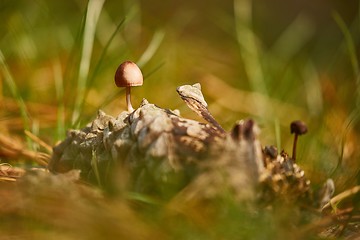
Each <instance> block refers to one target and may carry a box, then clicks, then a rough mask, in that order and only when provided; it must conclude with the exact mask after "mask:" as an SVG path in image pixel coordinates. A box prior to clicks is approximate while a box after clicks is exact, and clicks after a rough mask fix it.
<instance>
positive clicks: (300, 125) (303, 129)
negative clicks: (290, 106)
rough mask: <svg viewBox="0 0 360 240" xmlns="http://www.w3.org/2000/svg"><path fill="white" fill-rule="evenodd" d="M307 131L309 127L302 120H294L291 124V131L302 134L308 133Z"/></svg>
mask: <svg viewBox="0 0 360 240" xmlns="http://www.w3.org/2000/svg"><path fill="white" fill-rule="evenodd" d="M307 131H308V128H307V126H306V124H305V123H304V122H302V121H299V120H297V121H293V122H292V123H291V124H290V133H295V134H298V135H302V134H305V133H307Z"/></svg>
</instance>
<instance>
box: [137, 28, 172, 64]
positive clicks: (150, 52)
mask: <svg viewBox="0 0 360 240" xmlns="http://www.w3.org/2000/svg"><path fill="white" fill-rule="evenodd" d="M164 37H165V32H164V31H163V30H158V31H156V32H155V34H154V36H153V38H152V39H151V42H150V44H149V46H148V47H147V48H146V50H145V51H144V53H143V54H142V55H141V57H140V58H139V60H138V61H137V65H139V67H143V66H144V65H145V64H146V63H148V62H149V60H150V59H151V58H152V57H153V56H154V54H155V53H156V50H157V49H158V48H159V46H160V44H161V42H162V40H163V39H164Z"/></svg>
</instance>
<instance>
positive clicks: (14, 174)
mask: <svg viewBox="0 0 360 240" xmlns="http://www.w3.org/2000/svg"><path fill="white" fill-rule="evenodd" d="M24 173H25V170H24V169H22V168H17V167H12V166H11V165H9V164H6V163H3V164H0V181H7V182H15V181H16V179H18V178H19V177H21V176H23V175H24Z"/></svg>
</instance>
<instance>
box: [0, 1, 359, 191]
mask: <svg viewBox="0 0 360 240" xmlns="http://www.w3.org/2000/svg"><path fill="white" fill-rule="evenodd" d="M87 6H88V5H87V1H81V0H74V1H71V0H67V1H41V0H37V1H25V0H18V1H13V0H3V1H1V3H0V16H1V22H0V51H1V55H0V60H1V61H0V62H1V72H0V88H1V92H0V93H1V94H0V104H1V108H0V129H1V133H2V134H5V135H8V136H11V137H14V138H16V139H19V140H21V141H24V142H25V141H26V137H25V135H24V133H23V130H24V128H25V129H27V130H29V131H31V132H32V133H33V134H35V135H36V136H38V137H40V138H41V139H42V140H44V141H45V142H46V143H48V144H49V145H54V144H56V142H58V141H59V140H61V139H63V138H64V137H65V132H66V129H68V128H78V127H82V126H84V125H85V124H86V123H87V122H88V121H90V120H91V119H92V118H94V117H95V116H96V114H97V110H98V109H102V110H104V111H105V112H107V113H108V114H111V115H117V114H119V113H120V112H121V111H123V110H125V98H124V91H123V90H121V89H117V88H116V87H115V85H114V80H113V77H114V73H115V71H116V68H117V66H118V65H119V64H120V63H121V62H122V61H124V60H132V61H134V62H137V63H138V65H139V66H140V67H141V69H142V71H143V74H144V76H145V83H144V86H142V87H136V88H133V91H132V93H133V96H132V98H133V104H134V105H135V106H138V105H139V104H140V102H141V99H142V98H146V99H148V100H149V101H150V102H151V103H155V104H156V105H158V106H160V107H163V108H171V109H179V110H180V111H181V113H182V115H183V116H185V117H188V118H194V119H197V120H200V121H201V119H199V118H198V117H197V116H196V114H194V113H193V112H191V111H190V110H189V109H188V108H187V107H186V105H185V104H184V103H183V102H182V101H181V99H180V98H179V97H178V95H177V93H176V87H177V86H180V85H184V84H193V83H196V82H200V83H201V85H202V89H203V93H204V96H205V99H206V100H207V101H208V103H209V110H210V111H211V112H212V113H213V115H214V117H215V118H216V119H217V120H218V121H219V122H220V123H221V124H222V125H223V126H224V128H225V129H227V130H230V129H231V127H232V125H233V124H234V123H235V121H236V120H239V119H243V118H254V119H255V120H256V121H257V123H258V124H259V126H260V128H261V130H262V132H261V135H260V138H261V141H262V143H263V144H264V145H275V146H277V147H278V148H279V149H285V150H286V151H288V152H291V146H292V136H291V135H290V130H289V124H290V122H291V121H292V120H298V119H300V120H303V121H305V122H306V123H307V124H308V127H309V133H308V134H307V135H305V136H302V137H301V138H300V139H299V150H298V154H299V156H298V162H299V164H300V165H301V166H302V167H303V168H304V169H305V170H306V172H307V174H308V176H309V178H310V179H311V180H312V181H313V182H314V184H320V183H322V182H324V180H325V179H326V178H328V177H333V178H334V179H335V183H336V185H337V189H338V191H341V190H342V189H347V188H349V186H352V185H353V184H355V183H356V179H357V176H358V175H359V165H360V163H359V156H360V150H359V146H358V144H359V141H358V138H359V99H360V93H359V86H360V85H359V84H360V75H359V62H358V61H359V51H360V48H359V46H360V44H359V42H360V19H359V8H360V4H359V2H358V1H355V0H349V1H336V0H333V1H325V0H319V1H297V0H296V1H286V0H272V1H268V0H259V1H250V0H234V1H222V0H207V1H190V0H183V1H161V0H157V1H139V0H124V1H104V2H103V1H101V0H93V1H90V4H89V7H87ZM87 9H88V10H87ZM86 11H87V12H88V18H85V16H86V15H85V14H86ZM97 16H98V17H97ZM27 146H28V147H29V148H33V149H39V150H40V151H41V148H40V147H39V146H37V145H36V144H35V143H31V141H30V143H29V144H28V145H27ZM3 160H4V161H6V159H5V158H4V159H3Z"/></svg>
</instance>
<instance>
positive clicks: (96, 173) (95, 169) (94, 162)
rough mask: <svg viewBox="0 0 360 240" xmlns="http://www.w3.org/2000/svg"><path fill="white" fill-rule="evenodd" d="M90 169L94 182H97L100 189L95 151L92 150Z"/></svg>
mask: <svg viewBox="0 0 360 240" xmlns="http://www.w3.org/2000/svg"><path fill="white" fill-rule="evenodd" d="M91 168H92V170H93V171H94V174H95V177H96V181H97V182H98V184H99V186H100V187H101V186H102V184H101V177H100V172H99V166H98V159H97V156H96V150H95V149H93V150H92V151H91Z"/></svg>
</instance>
